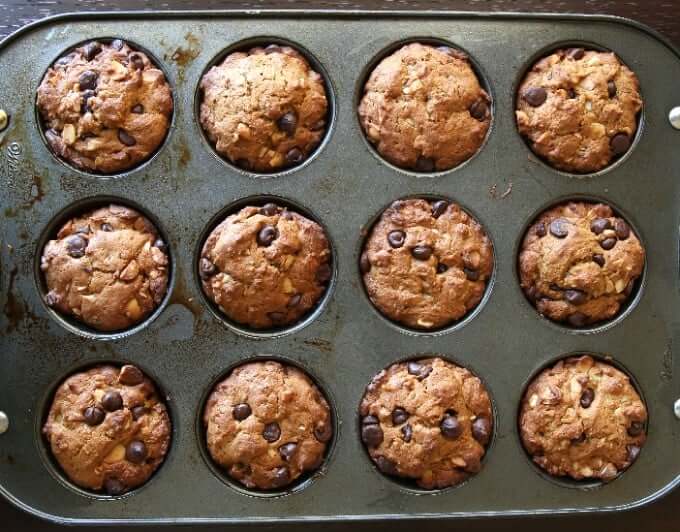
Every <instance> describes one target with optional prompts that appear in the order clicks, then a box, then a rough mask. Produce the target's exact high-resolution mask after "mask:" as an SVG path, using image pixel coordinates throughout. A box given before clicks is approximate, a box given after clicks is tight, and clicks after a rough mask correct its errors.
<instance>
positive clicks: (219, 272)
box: [199, 203, 331, 329]
mask: <svg viewBox="0 0 680 532" xmlns="http://www.w3.org/2000/svg"><path fill="white" fill-rule="evenodd" d="M267 231H270V232H271V233H270V235H269V238H272V240H271V242H270V241H269V240H267V237H268V235H267ZM268 242H270V243H268ZM330 260H331V251H330V245H329V243H328V239H327V238H326V235H325V233H324V231H323V229H322V228H321V226H320V225H319V224H317V223H316V222H313V221H312V220H309V219H307V218H305V217H304V216H302V215H300V214H298V213H296V212H293V211H289V210H287V209H285V208H282V207H279V206H277V205H275V204H272V203H270V204H267V205H265V206H263V207H244V208H243V209H241V210H240V211H239V212H237V213H236V214H232V215H230V216H228V217H227V218H226V219H225V220H224V221H223V222H222V223H220V224H219V225H218V226H217V227H216V228H215V229H214V230H213V231H212V233H210V236H209V237H208V238H207V240H206V241H205V244H204V245H203V251H202V253H201V260H200V263H199V272H200V275H201V278H202V286H203V290H204V292H205V294H206V295H207V296H208V297H209V298H210V299H211V300H212V301H213V302H214V303H215V304H217V305H218V306H219V308H220V310H221V311H222V312H224V314H226V315H227V317H229V318H230V319H232V320H234V321H236V322H238V323H242V324H245V325H248V326H250V327H253V328H256V329H267V328H272V327H282V326H284V325H288V324H291V323H294V322H296V321H297V320H299V319H300V318H301V317H302V316H304V315H305V314H306V313H307V312H308V311H309V310H310V309H311V308H313V307H314V305H316V303H317V302H318V301H319V299H320V298H321V296H322V295H323V294H324V292H325V291H326V289H327V285H328V281H329V280H330V277H331V264H330Z"/></svg>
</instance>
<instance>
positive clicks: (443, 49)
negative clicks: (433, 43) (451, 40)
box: [437, 46, 456, 56]
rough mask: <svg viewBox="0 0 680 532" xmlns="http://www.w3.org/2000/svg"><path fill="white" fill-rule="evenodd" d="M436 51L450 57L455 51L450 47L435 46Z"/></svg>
mask: <svg viewBox="0 0 680 532" xmlns="http://www.w3.org/2000/svg"><path fill="white" fill-rule="evenodd" d="M437 50H438V51H440V52H442V53H444V54H446V55H450V56H455V52H456V50H454V49H453V48H451V47H450V46H437Z"/></svg>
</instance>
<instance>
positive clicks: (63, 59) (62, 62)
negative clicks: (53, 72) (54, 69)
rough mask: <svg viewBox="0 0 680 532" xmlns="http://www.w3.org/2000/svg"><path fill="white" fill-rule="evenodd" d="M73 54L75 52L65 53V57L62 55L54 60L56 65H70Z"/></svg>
mask: <svg viewBox="0 0 680 532" xmlns="http://www.w3.org/2000/svg"><path fill="white" fill-rule="evenodd" d="M73 56H74V54H68V55H65V56H64V57H60V58H59V59H57V60H56V61H55V62H54V66H64V65H68V64H69V63H70V62H71V61H73Z"/></svg>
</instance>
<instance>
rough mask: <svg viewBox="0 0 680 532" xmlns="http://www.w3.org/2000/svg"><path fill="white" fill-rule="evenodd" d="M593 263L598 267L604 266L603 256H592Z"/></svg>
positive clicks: (596, 254)
mask: <svg viewBox="0 0 680 532" xmlns="http://www.w3.org/2000/svg"><path fill="white" fill-rule="evenodd" d="M593 262H594V263H595V264H597V265H598V266H600V267H602V266H604V255H600V254H599V253H595V254H594V255H593Z"/></svg>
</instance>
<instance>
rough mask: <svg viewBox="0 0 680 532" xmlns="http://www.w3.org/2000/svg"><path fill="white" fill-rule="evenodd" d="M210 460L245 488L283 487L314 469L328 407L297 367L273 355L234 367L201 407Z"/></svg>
mask: <svg viewBox="0 0 680 532" xmlns="http://www.w3.org/2000/svg"><path fill="white" fill-rule="evenodd" d="M203 419H204V421H205V426H206V430H207V437H206V441H207V445H208V450H209V452H210V455H211V456H212V458H213V460H215V462H217V463H218V464H219V465H220V466H222V467H223V468H224V469H226V471H227V473H228V474H229V476H231V477H232V478H234V479H236V480H238V481H239V482H241V483H242V484H243V485H245V486H246V487H248V488H257V489H262V490H269V489H277V488H283V487H285V486H287V485H289V484H290V483H292V482H293V481H294V480H295V479H297V478H298V477H299V476H300V475H301V474H302V473H304V472H305V471H311V470H314V469H317V468H318V467H319V466H320V465H321V463H322V461H323V458H324V454H325V452H326V447H327V445H328V442H329V441H330V439H331V437H332V436H333V426H332V420H331V414H330V409H329V407H328V403H327V402H326V399H325V398H324V397H323V395H322V393H321V392H320V391H319V389H318V388H317V387H316V386H315V385H314V383H313V382H312V381H311V380H310V379H309V377H307V376H306V375H305V374H304V373H303V372H302V371H300V370H299V369H297V368H295V367H293V366H290V365H287V364H281V363H279V362H275V361H266V362H251V363H247V364H243V365H241V366H238V367H237V368H236V369H234V370H233V371H232V372H231V373H230V374H229V376H228V377H227V378H226V379H224V380H223V381H222V382H220V383H219V384H218V385H217V386H215V389H214V390H213V392H212V394H211V395H210V397H209V398H208V401H207V403H206V407H205V412H204V418H203Z"/></svg>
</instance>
